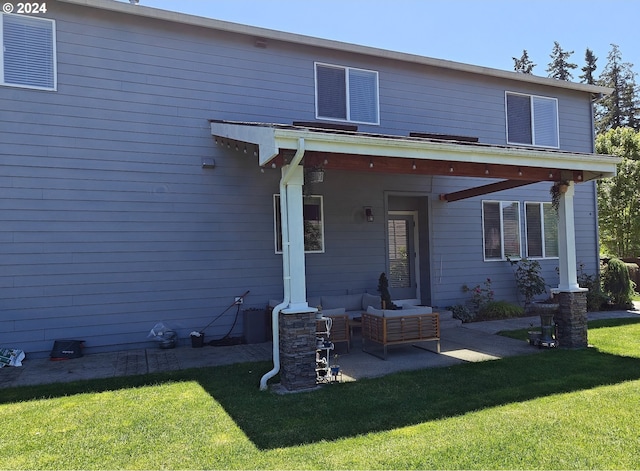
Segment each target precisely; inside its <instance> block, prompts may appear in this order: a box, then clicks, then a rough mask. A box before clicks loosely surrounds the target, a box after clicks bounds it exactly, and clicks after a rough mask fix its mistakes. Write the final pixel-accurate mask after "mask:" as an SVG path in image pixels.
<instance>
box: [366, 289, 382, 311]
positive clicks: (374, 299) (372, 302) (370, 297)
mask: <svg viewBox="0 0 640 471" xmlns="http://www.w3.org/2000/svg"><path fill="white" fill-rule="evenodd" d="M369 306H372V307H375V308H376V309H377V308H379V307H380V306H382V298H381V297H380V296H376V295H375V294H369V293H364V294H363V295H362V309H364V310H366V309H367V308H368V307H369Z"/></svg>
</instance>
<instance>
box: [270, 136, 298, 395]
mask: <svg viewBox="0 0 640 471" xmlns="http://www.w3.org/2000/svg"><path fill="white" fill-rule="evenodd" d="M304 150H305V149H304V139H303V138H299V139H298V148H297V150H296V153H295V155H294V156H293V159H292V160H291V163H290V164H289V168H288V169H287V171H286V173H284V175H282V178H281V179H280V215H281V217H280V219H281V221H282V222H281V224H282V282H283V288H284V299H283V300H282V302H281V303H280V304H278V305H277V306H276V307H274V308H273V312H272V313H271V326H272V331H273V368H272V369H271V370H270V371H268V372H267V373H266V374H265V375H264V376H263V377H262V378H261V379H260V391H266V390H267V381H269V380H270V379H271V378H273V377H274V376H275V375H277V374H278V372H279V371H280V330H279V324H278V317H279V315H280V312H281V311H282V310H283V309H284V308H286V307H287V306H289V303H290V301H291V272H290V266H289V260H290V242H289V218H288V215H289V202H288V200H287V184H288V182H289V180H291V175H292V174H293V171H294V170H295V169H296V167H297V166H298V164H300V161H301V160H302V157H304Z"/></svg>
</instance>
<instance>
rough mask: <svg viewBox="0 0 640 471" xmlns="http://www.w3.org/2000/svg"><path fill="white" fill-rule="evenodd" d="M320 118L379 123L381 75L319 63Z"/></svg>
mask: <svg viewBox="0 0 640 471" xmlns="http://www.w3.org/2000/svg"><path fill="white" fill-rule="evenodd" d="M316 118H318V119H335V120H340V121H349V122H354V123H365V124H379V123H380V114H379V107H378V72H375V71H371V70H363V69H354V68H351V67H341V66H337V65H328V64H318V63H316Z"/></svg>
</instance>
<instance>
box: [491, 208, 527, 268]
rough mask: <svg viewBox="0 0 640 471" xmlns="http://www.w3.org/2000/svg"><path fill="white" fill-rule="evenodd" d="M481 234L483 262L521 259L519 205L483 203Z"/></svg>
mask: <svg viewBox="0 0 640 471" xmlns="http://www.w3.org/2000/svg"><path fill="white" fill-rule="evenodd" d="M482 232H483V245H484V259H485V260H505V259H506V258H507V257H516V258H518V257H521V256H522V252H521V250H520V203H519V202H517V201H483V202H482Z"/></svg>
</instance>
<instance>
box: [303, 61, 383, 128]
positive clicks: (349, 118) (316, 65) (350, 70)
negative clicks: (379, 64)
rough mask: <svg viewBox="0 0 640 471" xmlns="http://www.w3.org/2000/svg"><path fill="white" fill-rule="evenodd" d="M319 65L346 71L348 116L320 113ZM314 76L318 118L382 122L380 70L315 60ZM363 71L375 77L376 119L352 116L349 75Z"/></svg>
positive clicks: (362, 122)
mask: <svg viewBox="0 0 640 471" xmlns="http://www.w3.org/2000/svg"><path fill="white" fill-rule="evenodd" d="M318 67H327V68H332V69H340V70H344V72H345V74H344V75H345V90H346V97H345V100H346V107H347V109H346V118H336V117H332V116H321V115H320V110H319V101H318ZM313 70H314V78H315V99H316V119H324V120H330V121H340V122H346V123H357V124H373V125H379V124H380V83H379V76H378V72H377V71H375V70H368V69H359V68H356V67H347V66H342V65H335V64H326V63H323V62H315V63H314V67H313ZM352 71H354V72H363V73H368V74H372V75H373V77H374V78H375V95H376V96H375V103H373V106H375V119H374V121H360V120H357V119H352V117H351V106H350V101H351V100H350V98H351V90H350V83H349V76H350V72H352Z"/></svg>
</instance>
